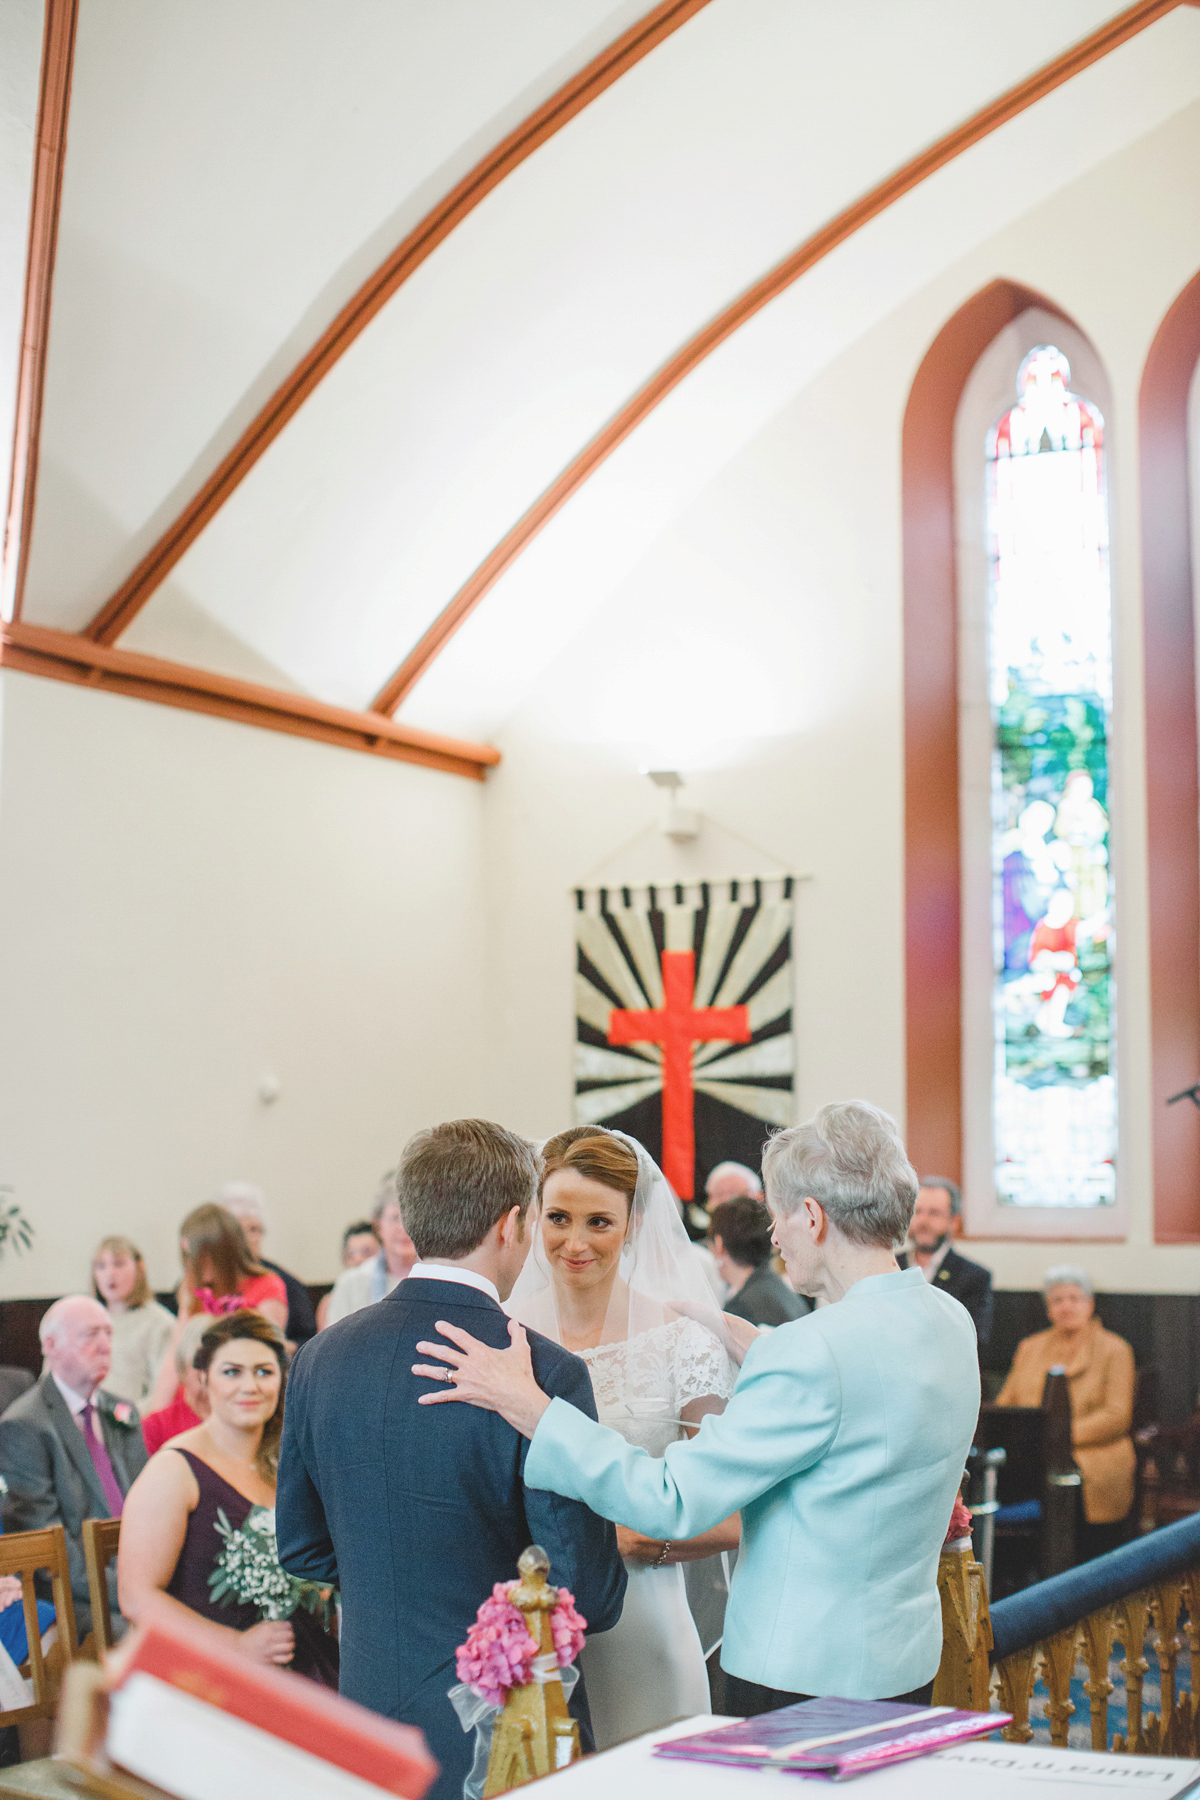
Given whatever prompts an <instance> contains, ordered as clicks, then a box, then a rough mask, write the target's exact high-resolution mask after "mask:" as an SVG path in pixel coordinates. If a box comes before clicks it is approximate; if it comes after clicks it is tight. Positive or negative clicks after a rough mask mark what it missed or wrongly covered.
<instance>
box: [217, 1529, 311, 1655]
mask: <svg viewBox="0 0 1200 1800" xmlns="http://www.w3.org/2000/svg"><path fill="white" fill-rule="evenodd" d="M217 1532H218V1534H219V1536H220V1537H221V1539H222V1540H223V1545H224V1547H223V1549H222V1551H221V1554H220V1556H218V1558H217V1562H216V1567H215V1568H214V1569H213V1572H212V1574H211V1575H210V1576H209V1578H208V1585H209V1587H210V1588H211V1589H212V1597H213V1599H214V1600H223V1601H224V1602H225V1603H226V1604H227V1605H230V1606H233V1605H238V1606H257V1608H258V1610H259V1612H260V1613H261V1614H262V1616H263V1618H264V1619H290V1618H291V1616H292V1614H293V1613H294V1612H298V1611H299V1609H300V1608H301V1607H303V1608H304V1610H305V1611H306V1612H310V1613H313V1614H315V1615H316V1616H317V1617H318V1618H319V1619H320V1621H321V1623H322V1625H324V1626H325V1628H326V1629H328V1627H329V1624H330V1621H331V1619H332V1617H333V1612H334V1608H335V1606H336V1603H337V1595H336V1593H335V1592H334V1590H333V1589H332V1588H327V1587H322V1586H321V1585H320V1583H319V1582H316V1581H301V1580H300V1579H299V1578H298V1577H297V1576H295V1575H289V1574H288V1572H287V1570H286V1569H285V1568H284V1567H283V1564H282V1563H281V1562H280V1560H279V1551H278V1548H277V1546H276V1543H275V1511H274V1508H273V1507H267V1506H255V1507H252V1508H251V1510H250V1512H248V1513H247V1515H246V1518H245V1520H244V1522H243V1523H242V1524H241V1525H240V1526H239V1527H238V1529H237V1530H236V1531H235V1530H234V1528H233V1526H232V1525H231V1524H230V1523H229V1520H228V1519H227V1518H226V1516H225V1514H224V1512H222V1511H218V1513H217Z"/></svg>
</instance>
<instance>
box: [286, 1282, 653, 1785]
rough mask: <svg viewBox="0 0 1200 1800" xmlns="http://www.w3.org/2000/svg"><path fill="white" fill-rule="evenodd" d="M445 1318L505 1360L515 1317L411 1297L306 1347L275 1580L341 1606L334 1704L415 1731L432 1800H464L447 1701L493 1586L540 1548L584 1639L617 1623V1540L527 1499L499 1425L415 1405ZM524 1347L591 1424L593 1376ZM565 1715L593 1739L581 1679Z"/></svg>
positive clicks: (492, 1419) (536, 1497)
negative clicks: (458, 1655) (340, 1698)
mask: <svg viewBox="0 0 1200 1800" xmlns="http://www.w3.org/2000/svg"><path fill="white" fill-rule="evenodd" d="M438 1319H446V1320H447V1321H448V1322H449V1323H451V1324H453V1325H458V1326H460V1327H461V1328H462V1329H463V1330H464V1331H469V1332H470V1333H471V1335H472V1336H473V1337H476V1338H479V1339H481V1340H482V1341H483V1342H484V1343H488V1344H493V1345H495V1346H497V1347H504V1346H506V1345H507V1344H508V1341H509V1339H508V1318H507V1315H506V1314H505V1312H504V1311H503V1309H502V1308H501V1307H499V1306H498V1305H497V1304H496V1302H495V1301H494V1300H493V1299H491V1297H490V1296H489V1295H487V1294H484V1293H482V1292H481V1291H480V1290H479V1289H477V1288H471V1287H466V1286H464V1285H463V1284H462V1283H461V1282H449V1281H425V1280H416V1281H412V1280H410V1281H402V1282H401V1283H400V1284H399V1286H398V1287H396V1288H395V1289H394V1290H393V1291H392V1293H391V1294H389V1295H388V1297H387V1298H386V1299H385V1300H381V1301H379V1303H378V1304H377V1305H375V1306H367V1307H363V1308H362V1309H361V1310H360V1311H359V1312H355V1313H351V1315H350V1316H349V1318H346V1319H341V1320H339V1321H338V1323H337V1324H336V1325H331V1326H330V1327H329V1329H328V1330H327V1331H323V1332H321V1333H320V1334H319V1335H318V1336H317V1337H315V1338H314V1339H313V1340H312V1341H311V1343H308V1344H304V1345H302V1346H301V1348H300V1349H299V1350H298V1351H297V1353H296V1358H295V1361H294V1362H293V1364H292V1369H291V1375H290V1377H289V1381H288V1392H287V1404H286V1406H285V1409H284V1427H283V1446H282V1451H281V1455H280V1463H279V1487H278V1492H277V1496H276V1506H275V1521H276V1530H277V1533H278V1542H279V1556H280V1560H281V1562H282V1563H283V1565H284V1567H285V1568H286V1569H290V1570H291V1572H292V1573H293V1574H294V1575H301V1576H305V1577H307V1578H309V1579H311V1580H316V1581H322V1582H334V1583H336V1584H337V1586H338V1587H340V1589H341V1593H342V1608H343V1615H342V1639H341V1680H340V1687H341V1691H342V1693H343V1694H346V1695H348V1696H349V1698H350V1699H352V1700H357V1701H359V1702H361V1704H362V1705H364V1706H369V1707H371V1708H372V1710H373V1711H375V1712H378V1713H383V1714H385V1715H386V1716H387V1717H389V1718H392V1719H399V1720H401V1721H403V1722H404V1723H405V1724H409V1725H418V1726H420V1728H421V1730H422V1731H423V1732H424V1733H425V1736H426V1738H427V1739H428V1741H429V1747H430V1749H431V1750H432V1752H433V1754H434V1756H435V1757H436V1758H437V1760H438V1763H439V1764H440V1766H441V1771H442V1773H441V1776H440V1778H439V1780H438V1782H437V1783H436V1785H435V1786H434V1788H433V1789H432V1790H431V1795H430V1800H458V1796H460V1795H461V1793H462V1784H463V1780H464V1778H465V1776H466V1774H467V1772H468V1770H469V1768H470V1764H471V1759H472V1756H473V1754H474V1741H473V1738H468V1737H467V1736H466V1734H465V1733H464V1732H463V1730H462V1727H461V1725H460V1724H459V1722H458V1718H457V1715H456V1714H455V1712H454V1709H453V1707H452V1706H451V1705H450V1702H449V1700H448V1699H447V1698H446V1693H447V1690H448V1689H449V1688H451V1687H453V1686H454V1684H455V1682H456V1680H457V1676H456V1674H455V1670H454V1652H455V1650H456V1649H457V1647H458V1645H459V1644H461V1643H462V1642H463V1641H464V1639H465V1638H466V1635H467V1631H468V1629H469V1627H470V1625H471V1624H472V1622H473V1621H474V1618H475V1613H476V1610H477V1609H478V1607H479V1605H480V1603H481V1602H482V1601H484V1600H486V1599H487V1598H488V1597H489V1596H490V1594H491V1591H492V1586H493V1584H494V1583H495V1582H497V1581H509V1580H512V1579H514V1578H515V1577H516V1573H517V1558H518V1557H519V1556H520V1554H521V1552H522V1551H523V1550H525V1549H526V1548H527V1547H528V1546H529V1545H530V1544H541V1546H542V1547H543V1549H544V1550H545V1551H546V1552H547V1554H548V1555H549V1557H550V1580H551V1581H552V1582H553V1583H555V1584H556V1585H562V1586H564V1587H568V1588H570V1590H571V1592H572V1593H573V1594H574V1596H575V1600H576V1604H577V1605H578V1607H579V1610H580V1612H581V1613H582V1614H583V1616H584V1618H585V1619H586V1620H587V1622H588V1630H589V1633H590V1632H594V1631H607V1630H609V1629H610V1628H611V1627H612V1626H613V1625H615V1624H616V1622H617V1620H618V1619H619V1618H620V1616H621V1601H622V1599H623V1597H624V1593H625V1569H624V1565H623V1564H622V1562H621V1559H620V1557H619V1556H618V1554H617V1542H616V1533H615V1531H614V1529H613V1527H612V1526H611V1525H610V1524H607V1523H606V1522H605V1521H604V1520H602V1519H598V1518H597V1517H596V1515H595V1514H594V1513H592V1512H591V1511H589V1509H588V1508H587V1507H586V1506H584V1505H583V1504H582V1503H581V1502H579V1501H577V1500H565V1499H563V1498H562V1497H561V1496H560V1495H558V1494H551V1493H547V1492H542V1491H539V1490H538V1489H536V1488H528V1489H527V1488H526V1486H525V1482H524V1470H525V1458H526V1455H527V1453H528V1450H529V1444H528V1442H527V1441H526V1439H525V1438H523V1437H521V1435H520V1434H519V1433H518V1432H516V1431H514V1430H513V1428H512V1426H511V1425H507V1424H506V1423H505V1422H504V1420H503V1419H502V1418H500V1416H499V1414H497V1413H488V1412H482V1411H480V1410H479V1409H478V1408H477V1407H474V1406H468V1405H466V1404H465V1403H457V1404H452V1405H447V1406H418V1404H417V1397H418V1395H420V1394H422V1393H428V1392H429V1391H430V1388H431V1386H432V1384H431V1383H430V1382H429V1381H426V1380H423V1379H421V1378H420V1377H418V1376H415V1375H414V1374H413V1373H412V1365H413V1363H414V1362H419V1361H422V1360H424V1359H423V1358H421V1357H419V1356H418V1355H417V1352H416V1345H417V1341H418V1339H428V1340H431V1341H436V1340H437V1337H438V1333H437V1329H436V1321H437V1320H438ZM529 1342H530V1348H531V1350H532V1354H533V1369H534V1374H535V1375H536V1377H537V1380H538V1385H539V1386H540V1387H541V1388H542V1389H543V1390H544V1391H545V1392H546V1393H548V1394H553V1395H557V1396H559V1397H560V1398H561V1399H563V1400H567V1401H569V1402H570V1404H571V1405H573V1406H576V1407H578V1408H579V1410H580V1412H583V1413H586V1414H587V1416H588V1418H589V1419H594V1418H595V1417H596V1404H595V1400H594V1399H593V1396H592V1384H591V1379H590V1377H589V1375H588V1372H587V1367H586V1365H585V1364H584V1363H583V1362H581V1360H580V1359H579V1358H578V1357H577V1356H572V1355H571V1354H570V1353H569V1352H568V1351H566V1350H563V1349H562V1348H561V1347H560V1346H559V1345H558V1344H555V1343H552V1342H551V1341H550V1340H549V1339H548V1338H544V1337H542V1336H540V1334H538V1333H537V1332H532V1331H531V1332H530V1333H529ZM576 1696H578V1702H577V1701H576ZM571 1710H572V1712H573V1713H575V1714H576V1716H577V1717H579V1718H580V1723H581V1728H582V1731H583V1735H584V1736H585V1738H588V1737H590V1722H589V1720H588V1717H587V1702H586V1699H585V1698H584V1696H583V1682H582V1680H580V1682H579V1685H578V1687H577V1688H576V1690H575V1695H573V1696H572V1702H571Z"/></svg>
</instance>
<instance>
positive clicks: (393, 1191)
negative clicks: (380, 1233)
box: [371, 1169, 400, 1225]
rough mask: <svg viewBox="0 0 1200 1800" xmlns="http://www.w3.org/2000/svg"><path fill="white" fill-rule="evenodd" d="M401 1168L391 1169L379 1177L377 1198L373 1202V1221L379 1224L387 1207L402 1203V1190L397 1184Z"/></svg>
mask: <svg viewBox="0 0 1200 1800" xmlns="http://www.w3.org/2000/svg"><path fill="white" fill-rule="evenodd" d="M399 1173H400V1171H399V1169H389V1170H388V1171H387V1173H386V1174H385V1175H381V1176H380V1177H379V1186H378V1187H377V1188H376V1190H375V1198H374V1200H373V1201H372V1202H371V1223H372V1225H378V1223H379V1221H380V1219H382V1217H383V1214H384V1209H385V1208H386V1207H389V1206H392V1205H395V1206H399V1204H400V1190H399V1188H398V1187H397V1186H396V1177H397V1175H398V1174H399Z"/></svg>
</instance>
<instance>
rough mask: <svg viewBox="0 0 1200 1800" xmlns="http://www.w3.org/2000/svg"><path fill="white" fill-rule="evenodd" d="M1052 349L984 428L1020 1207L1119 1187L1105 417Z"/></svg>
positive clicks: (1001, 1040)
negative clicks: (1078, 390)
mask: <svg viewBox="0 0 1200 1800" xmlns="http://www.w3.org/2000/svg"><path fill="white" fill-rule="evenodd" d="M1070 374H1071V371H1070V364H1069V363H1068V361H1067V358H1066V357H1065V356H1064V355H1063V353H1062V351H1061V350H1059V349H1058V348H1057V346H1056V345H1053V344H1040V345H1038V346H1037V347H1036V348H1035V349H1033V350H1031V351H1030V352H1029V354H1028V356H1026V357H1025V358H1024V360H1023V361H1022V363H1021V367H1020V371H1019V373H1018V376H1017V392H1018V395H1019V398H1018V400H1017V403H1016V405H1015V406H1012V407H1010V408H1009V409H1008V411H1007V412H1006V413H1004V414H1003V416H1002V417H1001V418H1000V419H999V421H998V422H997V423H996V424H995V425H994V426H993V428H992V429H991V431H989V432H988V433H987V439H986V481H987V537H988V561H989V581H988V588H989V594H988V601H989V604H988V614H989V620H988V623H989V633H988V683H989V687H990V691H991V710H992V733H993V736H992V795H991V799H992V931H993V946H994V954H993V983H992V1032H993V1041H994V1045H995V1070H994V1075H993V1083H992V1129H993V1134H994V1164H995V1175H994V1180H995V1190H996V1198H997V1200H998V1201H999V1202H1000V1203H1001V1204H1002V1205H1007V1206H1039V1207H1041V1206H1046V1207H1060V1206H1062V1207H1066V1206H1071V1207H1077V1206H1111V1205H1112V1204H1113V1203H1114V1201H1115V1200H1116V1167H1115V1165H1116V1152H1117V1103H1116V1056H1115V1043H1114V1031H1115V1023H1116V1011H1115V1005H1114V1000H1115V994H1114V984H1113V971H1112V929H1113V904H1112V893H1111V885H1112V884H1111V875H1110V868H1109V854H1108V851H1109V817H1108V806H1109V738H1110V735H1111V733H1110V724H1111V717H1112V603H1111V596H1110V591H1109V566H1108V499H1107V495H1106V492H1105V481H1104V420H1103V417H1102V415H1101V413H1100V411H1099V408H1098V407H1097V406H1096V405H1095V404H1094V403H1091V402H1088V401H1086V400H1081V399H1080V398H1078V396H1077V395H1075V394H1073V393H1072V392H1071V390H1070Z"/></svg>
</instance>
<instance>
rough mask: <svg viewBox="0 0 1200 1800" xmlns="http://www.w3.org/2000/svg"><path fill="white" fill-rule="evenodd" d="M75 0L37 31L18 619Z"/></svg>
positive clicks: (19, 453) (11, 601)
mask: <svg viewBox="0 0 1200 1800" xmlns="http://www.w3.org/2000/svg"><path fill="white" fill-rule="evenodd" d="M78 15H79V0H46V15H45V25H44V27H43V32H42V72H41V85H40V90H39V93H38V115H37V131H36V135H35V137H34V162H33V194H32V198H31V202H30V208H29V252H28V256H27V259H26V265H25V315H24V318H23V320H22V324H21V360H20V364H19V367H18V370H17V405H16V417H15V420H14V424H13V453H12V469H11V473H10V476H9V489H8V512H7V515H6V518H5V524H4V567H3V573H2V575H0V615H2V616H3V617H4V618H6V619H19V618H20V616H21V602H22V599H23V597H24V592H25V573H26V570H27V568H28V566H29V545H30V540H31V537H32V534H33V503H34V495H35V490H36V487H37V466H38V434H39V432H40V430H41V424H42V391H43V388H44V386H45V379H46V344H47V339H48V337H49V333H50V295H51V292H52V289H53V283H54V253H55V250H56V248H57V245H58V214H59V207H60V205H61V202H62V177H63V161H64V158H65V156H66V149H67V113H68V111H69V110H70V104H71V71H72V68H73V65H74V61H75V27H76V23H77V20H78Z"/></svg>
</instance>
